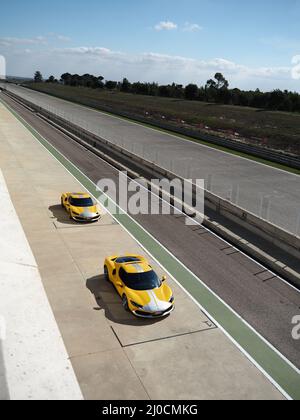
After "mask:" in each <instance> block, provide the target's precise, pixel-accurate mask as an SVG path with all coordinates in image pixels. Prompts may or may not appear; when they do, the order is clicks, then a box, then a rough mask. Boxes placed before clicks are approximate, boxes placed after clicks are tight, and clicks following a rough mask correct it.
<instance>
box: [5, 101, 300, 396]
mask: <svg viewBox="0 0 300 420" xmlns="http://www.w3.org/2000/svg"><path fill="white" fill-rule="evenodd" d="M9 108H10V107H9ZM14 117H15V119H16V120H17V121H18V118H17V117H16V116H14ZM19 118H20V119H21V120H22V121H24V123H25V124H27V125H28V126H30V124H29V123H27V122H26V121H25V120H24V119H23V118H22V117H20V116H19ZM19 123H20V121H19ZM30 127H31V126H30ZM31 129H32V130H33V131H34V132H36V133H37V134H38V135H39V136H40V137H41V138H42V139H43V140H44V141H45V142H46V143H47V144H49V146H50V147H52V148H53V150H55V151H56V152H57V153H58V154H60V155H61V156H63V157H64V159H65V160H66V161H67V162H69V163H70V165H72V166H73V167H75V165H74V164H73V163H72V162H71V161H70V160H69V159H68V158H66V157H65V156H64V155H63V154H62V153H61V152H59V151H58V150H57V149H56V148H55V147H54V146H53V145H51V144H50V143H49V142H48V141H47V140H46V139H45V138H44V137H43V136H42V135H40V134H39V133H38V132H37V130H35V129H34V128H33V127H31ZM33 137H34V138H35V136H33ZM35 140H36V141H37V143H38V144H39V145H40V146H41V147H43V148H44V149H45V150H46V151H47V152H48V153H49V154H50V155H51V156H52V157H53V158H54V159H55V160H57V162H58V163H59V164H60V165H61V166H62V167H63V168H64V169H65V170H66V171H67V172H68V173H69V174H70V175H71V176H72V177H73V178H74V179H75V180H76V181H77V182H79V183H80V181H79V180H78V179H77V178H76V177H75V175H73V174H72V173H71V172H70V171H69V170H68V169H67V168H66V167H65V166H64V165H63V164H62V163H61V162H60V161H59V160H58V159H57V158H56V157H55V156H54V155H53V154H52V153H51V152H50V151H49V150H48V149H47V148H46V147H45V146H44V145H43V144H42V143H41V142H39V141H38V139H37V138H35ZM76 170H77V171H78V172H79V173H80V174H82V175H83V176H84V177H85V178H86V179H87V180H89V182H91V184H93V185H94V186H95V187H96V184H95V183H94V182H93V181H92V180H91V179H89V178H88V177H87V176H86V175H85V174H84V173H83V172H82V171H81V170H80V169H78V168H76ZM80 184H81V183H80ZM81 185H82V184H81ZM82 187H83V188H84V189H85V190H86V191H88V190H87V189H86V188H85V187H84V185H82ZM89 193H90V191H89ZM105 195H106V194H105ZM106 196H107V195H106ZM93 198H94V199H95V200H96V201H97V202H98V203H99V205H100V206H101V207H102V204H101V203H100V202H99V200H98V199H97V198H96V197H94V196H93ZM107 198H108V199H109V200H111V198H110V197H108V196H107ZM111 201H112V202H113V200H111ZM115 205H116V206H117V207H118V208H119V206H118V205H117V204H116V203H115ZM106 211H107V209H106ZM108 213H109V212H108ZM110 214H111V213H110ZM111 216H112V217H113V219H114V220H115V221H116V222H117V223H118V224H120V223H119V221H118V220H117V219H116V218H115V216H114V215H113V214H111ZM127 216H128V217H129V218H130V219H131V220H132V221H133V222H134V223H136V225H137V226H139V228H140V229H142V230H143V231H144V232H145V233H146V234H147V235H149V237H151V238H152V239H153V240H154V241H155V242H156V243H158V244H159V245H160V246H161V247H162V248H163V249H164V250H165V251H166V252H167V253H168V254H169V255H170V256H171V257H172V258H174V259H175V260H176V261H177V263H178V264H180V265H181V266H182V267H183V268H184V269H185V270H187V271H188V272H189V273H191V274H192V275H193V276H194V277H195V278H196V279H197V280H198V281H199V282H200V283H201V284H202V286H204V287H205V288H206V289H207V290H208V291H209V292H210V293H212V294H213V295H214V296H215V297H216V298H217V299H218V300H219V301H220V302H221V303H222V304H223V305H224V306H226V307H227V308H228V309H229V310H230V311H231V312H232V313H233V314H234V315H235V316H236V317H237V318H238V319H240V320H241V321H242V322H243V323H244V324H245V325H246V326H247V327H248V328H249V329H250V330H251V331H253V332H254V333H255V334H256V335H257V336H258V337H259V338H260V339H261V340H262V341H263V342H264V343H265V344H266V345H267V346H269V347H270V349H271V350H273V351H274V352H275V353H276V354H277V355H278V356H279V357H280V358H282V360H284V361H285V362H286V363H287V364H288V365H289V366H290V367H291V368H292V369H293V370H294V371H295V372H296V373H297V374H300V370H299V369H298V368H297V367H296V366H294V365H293V364H292V363H291V362H290V361H289V360H288V359H287V358H286V357H285V356H284V355H282V354H281V353H280V352H279V351H278V350H277V349H276V348H275V347H274V346H273V345H272V344H271V343H269V342H268V341H267V340H266V339H265V338H264V337H262V336H261V335H260V334H259V333H258V332H257V331H256V330H255V329H254V328H253V327H252V326H251V325H250V324H248V323H247V321H245V320H244V319H243V318H242V317H241V316H240V315H239V314H238V313H236V312H235V311H234V310H233V309H232V308H231V307H230V306H229V305H228V304H227V303H226V302H224V301H223V300H222V299H221V298H220V297H219V296H218V295H217V294H216V293H215V292H214V291H213V290H211V289H210V288H209V287H208V286H207V285H206V284H205V283H204V282H203V281H202V280H201V279H200V278H198V277H197V276H196V275H195V274H194V273H193V272H192V271H191V270H190V269H189V268H187V267H186V266H185V265H184V264H183V263H182V262H181V261H180V260H178V258H177V257H175V256H174V255H172V254H171V253H170V252H169V251H168V249H166V248H165V247H164V245H162V244H161V243H160V242H159V241H158V240H157V239H156V238H154V237H153V236H152V235H151V234H150V233H149V232H147V231H146V230H145V229H144V228H143V226H141V225H140V224H139V223H137V222H136V221H135V220H134V219H133V218H132V217H131V216H130V215H128V214H127ZM121 225H122V224H121ZM122 227H123V229H124V230H125V231H126V232H127V233H128V234H129V235H130V236H131V237H132V238H133V239H134V240H135V242H136V243H137V244H138V245H139V246H141V248H142V249H144V250H145V252H146V253H148V254H149V255H150V256H151V258H153V260H154V261H155V262H156V263H157V264H158V265H159V266H160V267H161V268H162V269H163V270H165V272H166V273H167V274H168V275H169V276H170V277H171V278H172V279H173V280H174V281H175V282H176V283H177V284H178V286H179V287H180V288H181V289H182V290H183V291H184V292H185V293H186V294H187V295H188V296H189V297H190V298H191V299H192V300H193V301H194V303H195V304H196V305H197V306H198V307H199V308H200V309H201V310H202V311H203V312H206V313H207V311H206V309H205V308H204V307H203V306H202V305H200V303H199V302H198V301H197V300H196V299H195V298H194V297H193V296H192V295H191V294H190V293H189V292H188V291H187V290H186V289H185V288H184V287H183V286H182V285H181V284H180V283H179V282H178V281H177V280H176V279H175V278H174V277H173V275H171V273H169V271H168V270H166V269H165V268H164V266H163V265H162V264H161V263H160V262H159V261H158V260H157V259H156V258H155V257H154V256H153V255H152V254H151V253H150V252H149V251H148V250H147V248H146V247H145V246H144V245H143V244H141V243H140V242H139V241H138V240H137V239H136V238H135V237H134V235H132V234H131V233H130V232H129V231H128V230H127V228H126V227H125V226H124V225H122ZM208 316H209V317H210V319H211V320H212V321H213V322H214V323H215V325H216V326H218V328H219V329H220V330H221V331H222V332H223V333H224V334H225V335H226V336H227V337H228V338H229V340H230V341H231V342H232V343H233V344H234V345H235V346H236V347H237V348H238V349H239V350H240V351H241V352H242V353H243V354H244V355H245V357H246V358H247V359H248V360H249V361H250V362H251V363H253V365H254V366H255V367H256V368H257V369H258V370H259V371H260V372H262V373H263V375H264V376H265V377H266V378H267V379H268V380H269V381H270V383H272V384H273V385H274V386H275V387H276V388H277V389H278V390H279V391H280V392H281V393H282V395H284V396H285V397H286V398H287V399H289V400H291V399H292V398H291V397H290V396H289V395H288V394H287V393H286V391H285V390H284V389H282V388H281V386H280V385H279V384H278V383H277V382H276V381H275V380H274V379H273V378H272V377H271V376H270V375H269V374H268V373H267V372H266V371H265V370H264V369H263V368H262V366H260V365H259V364H258V363H257V362H256V361H255V360H254V359H253V357H252V356H250V354H249V353H248V352H247V351H246V350H245V349H244V348H243V347H241V346H240V345H239V344H238V343H237V341H236V340H235V339H234V338H233V337H232V336H231V335H230V334H229V333H228V332H227V331H226V330H225V329H224V328H223V327H222V325H220V324H219V322H218V321H217V320H216V319H214V317H212V316H211V315H210V314H208Z"/></svg>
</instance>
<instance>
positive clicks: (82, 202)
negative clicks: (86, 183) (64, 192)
mask: <svg viewBox="0 0 300 420" xmlns="http://www.w3.org/2000/svg"><path fill="white" fill-rule="evenodd" d="M69 202H70V204H71V206H74V207H93V205H94V203H93V200H92V199H91V198H73V197H70V199H69Z"/></svg>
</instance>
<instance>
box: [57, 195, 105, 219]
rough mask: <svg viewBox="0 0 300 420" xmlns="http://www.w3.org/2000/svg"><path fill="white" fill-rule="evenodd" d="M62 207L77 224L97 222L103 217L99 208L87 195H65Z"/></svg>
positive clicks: (62, 198)
mask: <svg viewBox="0 0 300 420" xmlns="http://www.w3.org/2000/svg"><path fill="white" fill-rule="evenodd" d="M61 205H62V207H63V208H64V209H65V210H66V211H67V212H68V213H69V215H70V218H71V219H73V220H75V221H76V222H97V221H98V220H99V219H100V217H101V213H100V211H99V209H98V206H97V205H96V204H95V203H94V201H93V199H92V197H91V196H90V195H89V194H87V193H64V194H62V196H61Z"/></svg>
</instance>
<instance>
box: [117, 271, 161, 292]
mask: <svg viewBox="0 0 300 420" xmlns="http://www.w3.org/2000/svg"><path fill="white" fill-rule="evenodd" d="M119 276H120V278H121V280H122V281H123V283H124V284H125V286H126V287H128V288H129V289H132V290H153V289H157V288H158V287H160V286H161V281H160V280H159V278H158V277H157V274H156V273H155V272H154V271H153V270H151V271H147V272H146V273H126V271H125V270H124V269H123V268H120V271H119Z"/></svg>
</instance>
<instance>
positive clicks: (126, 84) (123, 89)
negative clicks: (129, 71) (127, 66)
mask: <svg viewBox="0 0 300 420" xmlns="http://www.w3.org/2000/svg"><path fill="white" fill-rule="evenodd" d="M130 89H131V83H130V82H129V80H128V79H126V77H124V79H123V82H122V83H121V92H126V93H128V92H130Z"/></svg>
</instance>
